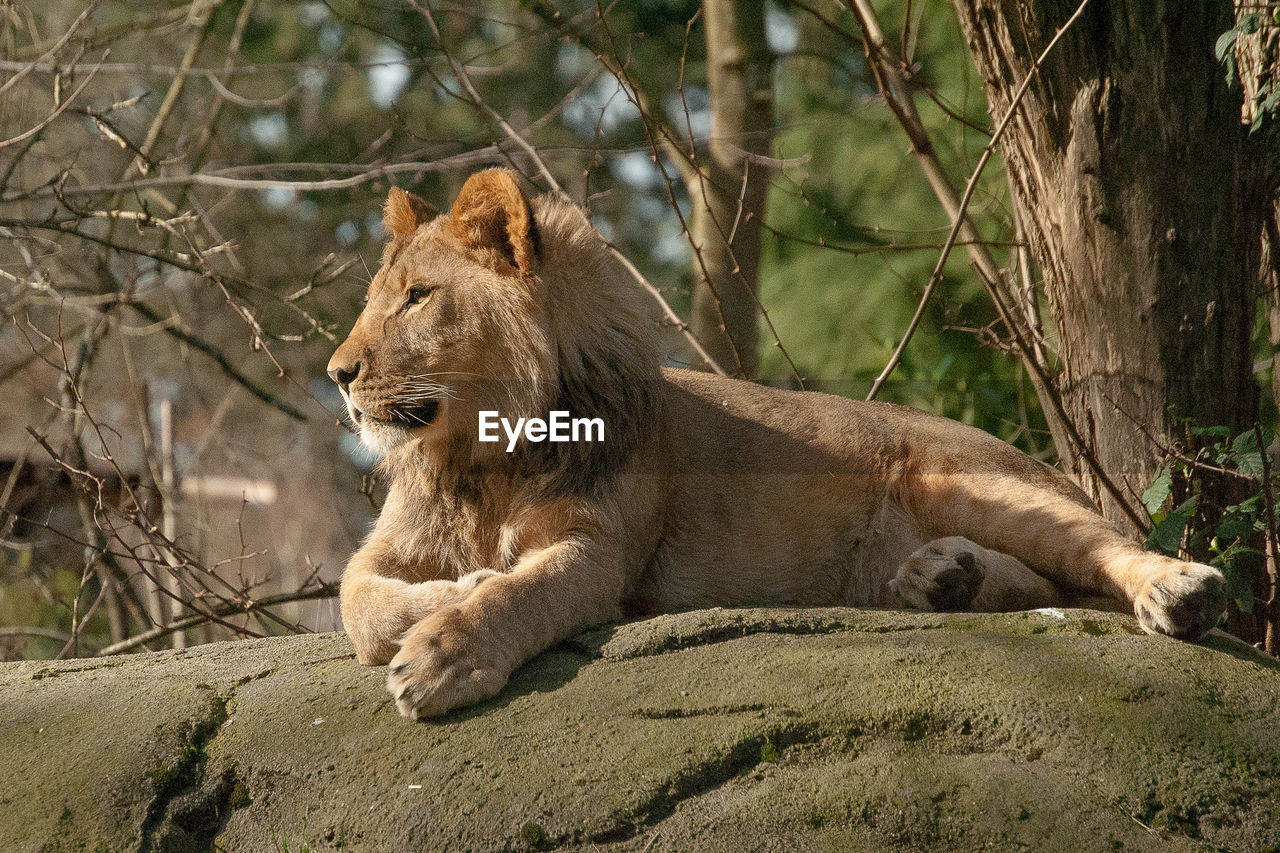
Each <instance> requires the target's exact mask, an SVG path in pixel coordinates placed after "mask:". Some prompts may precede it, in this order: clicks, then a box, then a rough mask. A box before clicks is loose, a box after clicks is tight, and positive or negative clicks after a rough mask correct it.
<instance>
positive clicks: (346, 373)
mask: <svg viewBox="0 0 1280 853" xmlns="http://www.w3.org/2000/svg"><path fill="white" fill-rule="evenodd" d="M328 372H329V378H330V379H332V380H333V381H334V382H337V383H338V387H339V388H341V389H342V390H344V391H345V390H347V388H348V387H349V386H350V385H351V383H352V382H355V381H356V377H357V376H359V375H360V362H358V361H357V362H356V363H355V364H352V365H342V364H338V365H334V366H333V367H330V368H329V371H328Z"/></svg>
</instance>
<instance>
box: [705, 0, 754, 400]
mask: <svg viewBox="0 0 1280 853" xmlns="http://www.w3.org/2000/svg"><path fill="white" fill-rule="evenodd" d="M702 8H703V14H704V16H705V18H704V27H703V28H704V30H705V31H706V38H707V88H708V91H709V95H710V102H711V137H710V139H709V140H708V145H707V154H706V156H705V158H699V160H698V165H699V166H700V167H701V170H700V172H698V173H692V170H690V174H688V175H687V176H686V179H685V181H686V183H687V184H688V187H689V196H690V198H691V200H692V206H693V217H692V218H693V221H692V223H691V225H690V230H691V232H692V234H691V238H692V243H693V247H694V258H693V272H694V290H693V309H692V323H691V326H692V329H693V333H694V334H695V335H697V337H698V339H699V340H700V341H701V342H702V344H703V346H704V347H705V348H706V350H707V353H708V354H709V355H710V356H711V357H712V358H714V359H715V360H716V361H717V362H718V363H719V364H720V366H721V367H723V368H724V369H725V370H726V371H727V372H729V373H730V374H732V375H737V376H743V377H748V378H749V377H752V376H754V375H755V372H756V364H757V361H758V359H757V355H756V311H757V307H758V306H757V296H756V290H757V284H758V279H759V268H760V226H759V221H760V216H761V215H762V214H763V213H764V203H765V195H766V192H767V190H768V185H769V170H768V168H767V167H766V166H764V165H762V164H761V163H760V162H758V161H757V162H755V163H752V162H751V158H750V156H749V155H752V154H756V155H763V156H765V157H767V156H769V153H770V146H771V143H772V139H773V131H772V124H773V73H772V69H773V57H772V53H771V52H770V50H769V47H768V44H767V43H766V42H765V36H764V2H763V0H704V2H703V4H702Z"/></svg>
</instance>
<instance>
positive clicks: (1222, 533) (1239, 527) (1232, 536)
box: [1214, 516, 1254, 542]
mask: <svg viewBox="0 0 1280 853" xmlns="http://www.w3.org/2000/svg"><path fill="white" fill-rule="evenodd" d="M1253 531H1254V525H1253V521H1252V520H1251V519H1247V518H1240V517H1239V516H1237V517H1234V518H1224V519H1223V520H1222V523H1221V524H1219V525H1218V529H1217V530H1215V531H1214V535H1215V536H1217V537H1218V538H1219V539H1223V540H1226V541H1227V542H1236V541H1241V540H1246V539H1248V538H1249V537H1250V536H1252V535H1253Z"/></svg>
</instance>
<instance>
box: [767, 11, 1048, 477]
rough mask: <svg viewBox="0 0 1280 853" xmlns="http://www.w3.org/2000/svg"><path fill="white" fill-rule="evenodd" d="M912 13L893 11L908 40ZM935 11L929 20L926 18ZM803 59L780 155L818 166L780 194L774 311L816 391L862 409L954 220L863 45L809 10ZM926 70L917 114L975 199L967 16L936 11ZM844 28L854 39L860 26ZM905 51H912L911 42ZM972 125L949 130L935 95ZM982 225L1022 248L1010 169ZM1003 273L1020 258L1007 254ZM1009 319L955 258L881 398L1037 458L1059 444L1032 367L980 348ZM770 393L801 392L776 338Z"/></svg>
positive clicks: (772, 239) (987, 202)
mask: <svg viewBox="0 0 1280 853" xmlns="http://www.w3.org/2000/svg"><path fill="white" fill-rule="evenodd" d="M911 9H912V5H911V4H907V3H904V2H890V3H887V4H882V5H881V6H879V7H878V8H877V11H878V13H879V14H880V16H881V19H882V20H883V21H884V22H885V23H886V25H887V26H889V27H890V28H894V27H903V26H905V25H906V24H905V22H906V21H907V20H908V17H909V16H910V15H911V14H912V12H911V11H910V10H911ZM919 12H920V7H919V4H915V13H916V14H919ZM794 20H795V21H796V23H797V25H798V26H799V28H800V34H801V48H802V50H801V51H799V52H798V53H797V54H796V55H794V56H791V57H788V58H784V59H781V60H780V61H779V65H778V69H777V72H776V79H777V81H778V83H777V86H776V91H777V96H776V98H777V100H776V103H777V107H776V109H777V124H778V126H779V127H781V128H783V130H781V131H780V132H779V134H778V135H777V137H776V139H775V143H774V150H775V155H776V156H777V157H779V158H781V159H784V160H786V159H789V158H800V157H806V156H807V157H808V159H807V160H806V161H805V162H804V164H803V165H802V166H792V167H789V168H787V169H785V170H784V171H783V172H782V174H781V175H780V176H779V177H778V178H777V179H776V180H775V181H774V184H773V189H772V191H771V195H770V199H769V210H768V215H767V216H766V217H765V221H766V223H767V225H768V226H769V227H768V229H766V232H765V237H764V263H763V268H762V274H761V282H760V292H761V301H762V302H763V304H764V307H765V309H766V310H767V311H768V312H769V316H770V318H771V320H772V321H773V323H774V325H775V326H776V327H777V330H778V338H779V339H780V340H781V342H782V345H783V347H785V348H786V350H787V352H788V354H789V355H790V356H791V358H792V359H793V360H794V361H795V362H796V364H797V365H798V366H799V369H800V372H801V374H802V375H803V376H804V377H805V379H806V385H807V387H810V388H813V389H816V390H821V391H827V392H831V393H836V394H843V395H847V396H852V397H862V396H864V395H865V394H866V392H867V390H868V388H869V387H870V384H871V380H872V379H873V378H874V377H875V376H876V375H877V374H878V373H879V372H880V370H881V368H882V367H883V366H884V364H885V362H886V361H887V360H888V359H889V356H890V354H891V353H892V351H893V349H894V348H895V347H896V345H897V343H898V341H899V339H900V338H901V335H902V333H903V330H904V329H905V328H906V326H907V323H908V320H909V319H910V317H911V315H912V313H913V312H914V311H915V309H916V304H917V302H918V300H919V296H920V292H921V290H922V288H923V287H924V285H925V283H926V282H927V280H928V278H929V274H930V272H931V271H932V269H933V266H934V264H935V263H936V262H937V258H938V253H939V249H940V244H941V243H942V241H943V239H944V238H945V236H946V233H947V229H948V226H949V221H948V219H947V217H946V215H945V213H944V212H943V211H942V209H941V207H940V205H939V203H938V201H937V199H936V198H935V196H934V195H933V193H932V191H931V190H930V188H929V185H928V183H927V182H926V181H925V179H924V177H923V174H922V173H921V171H920V168H919V166H918V164H917V163H916V161H915V159H914V157H913V156H912V155H911V153H910V146H909V144H908V141H907V138H906V136H905V134H904V133H903V131H902V128H901V127H900V126H899V125H898V123H897V121H896V120H895V119H894V117H893V115H892V113H891V112H890V111H889V109H888V107H887V106H886V104H885V103H884V101H883V99H881V98H880V97H879V94H878V90H877V89H876V86H875V82H874V79H873V78H872V76H871V74H870V72H869V70H868V69H867V66H866V59H865V53H864V50H863V48H862V46H861V44H860V43H857V42H852V41H846V40H842V39H841V38H840V37H839V36H837V35H835V34H833V33H832V32H831V31H830V30H829V29H826V28H824V27H822V26H810V24H812V20H811V18H810V16H809V15H808V13H806V12H804V11H801V10H797V11H795V13H794ZM919 20H920V24H919V29H918V36H917V38H916V40H915V48H914V54H913V55H912V57H911V61H912V63H913V67H914V68H915V72H914V73H915V75H916V76H915V78H914V82H915V83H916V84H917V85H918V86H919V91H918V93H917V95H916V103H917V105H918V109H919V110H920V113H921V117H922V119H923V121H924V123H925V125H926V127H927V128H928V130H929V132H930V134H931V137H932V139H933V141H934V144H935V147H936V149H937V153H938V155H939V157H940V159H941V160H942V162H943V165H944V166H945V167H946V168H947V170H948V171H949V173H950V174H951V175H952V179H953V181H955V182H957V183H958V184H963V182H964V180H965V179H966V178H967V176H968V174H969V172H970V170H971V168H972V164H973V163H974V161H975V160H976V159H977V157H978V155H979V153H980V152H981V151H982V148H983V146H984V145H985V144H986V137H985V136H984V135H983V134H982V133H980V132H978V131H976V130H974V129H973V128H971V127H968V126H966V124H965V123H964V122H968V123H970V124H973V125H976V126H978V127H985V126H988V125H989V124H990V121H989V119H988V117H987V115H986V100H985V97H984V95H983V92H982V87H981V81H980V80H979V79H978V78H977V76H976V75H975V74H974V73H973V65H972V60H971V59H970V57H969V55H968V53H967V51H966V49H965V46H964V40H963V38H962V37H961V34H960V32H959V28H958V23H957V21H956V17H955V14H954V11H953V10H952V9H951V8H950V7H949V6H948V5H947V4H945V3H942V2H934V3H926V4H925V8H924V12H923V14H922V15H920V19H919ZM833 22H834V23H835V24H837V25H839V27H840V28H841V29H843V30H844V31H846V32H856V31H857V30H858V26H857V23H856V22H855V21H854V20H853V19H852V17H851V16H849V15H848V14H847V13H846V14H842V15H840V16H837V17H836V18H834V19H833ZM890 41H891V42H892V43H893V44H894V46H895V48H894V49H895V50H901V47H900V45H898V40H897V38H896V36H895V35H894V34H893V33H891V34H890ZM926 88H927V90H928V91H930V92H933V93H935V94H936V95H937V97H938V99H939V100H941V101H942V102H943V103H945V104H947V105H948V107H949V108H950V109H951V110H952V111H953V112H955V113H957V114H958V115H959V116H960V118H961V119H963V121H961V120H958V119H956V118H953V117H951V116H949V115H947V113H946V112H944V110H943V109H942V108H941V107H940V106H938V105H937V104H936V103H935V102H934V101H933V100H932V99H931V98H930V97H928V95H926V94H925V89H926ZM971 213H972V214H973V216H974V219H975V221H976V222H977V223H978V224H979V226H980V228H981V229H982V230H983V231H984V236H986V237H988V238H989V239H993V240H1000V241H1008V240H1009V239H1010V237H1011V234H1012V226H1011V223H1010V219H1009V212H1008V207H1007V187H1006V184H1005V181H1004V176H1003V174H1002V173H1001V172H1000V170H999V169H988V170H987V172H986V173H984V177H983V180H982V181H981V182H980V183H979V186H978V191H977V194H976V196H975V200H974V204H973V206H972V208H971ZM994 253H995V255H996V258H997V260H1001V261H1002V260H1004V257H1005V256H1006V250H1004V249H1003V248H1000V247H995V248H994ZM994 319H995V314H994V311H993V309H992V308H991V306H990V301H989V299H988V298H987V296H986V293H985V291H984V290H983V288H982V287H981V284H980V282H979V281H978V279H977V276H976V275H975V274H974V273H973V271H972V270H971V269H970V267H969V260H968V258H967V256H966V254H965V252H964V251H963V250H961V249H957V250H956V251H954V252H952V255H951V258H950V260H949V261H948V265H947V267H946V270H945V275H944V278H943V281H942V284H941V286H940V287H939V289H938V291H937V292H936V293H935V295H934V299H933V300H932V302H931V303H930V304H929V305H928V306H926V312H925V315H924V318H923V321H922V324H921V326H920V329H919V330H918V331H917V332H916V334H915V336H914V337H913V339H912V341H911V345H910V346H909V347H908V349H907V351H906V353H905V355H904V358H903V360H902V363H901V364H900V365H899V367H898V369H897V370H896V371H895V373H894V375H893V377H892V379H891V381H890V382H889V383H888V384H887V385H886V387H885V389H884V391H883V392H882V395H881V399H884V400H886V401H889V402H896V403H903V404H907V405H912V406H916V407H918V408H922V409H925V410H928V411H933V412H936V413H938V414H943V415H947V416H949V417H953V418H957V419H959V420H962V421H965V422H967V423H972V424H975V425H977V426H980V427H982V428H983V429H986V430H988V431H990V432H993V433H995V434H997V435H1001V436H1003V437H1005V438H1013V437H1015V436H1016V437H1017V438H1018V442H1017V443H1018V444H1019V446H1021V447H1022V448H1023V449H1025V450H1029V451H1033V452H1034V451H1038V450H1041V449H1042V448H1043V447H1044V446H1045V445H1046V444H1047V443H1048V442H1047V440H1046V439H1045V438H1044V437H1043V433H1040V432H1038V430H1042V429H1043V427H1044V422H1043V419H1042V417H1041V415H1040V412H1039V409H1038V406H1037V403H1036V399H1035V395H1034V393H1032V392H1031V389H1030V387H1029V384H1028V383H1026V382H1025V378H1024V376H1023V375H1022V369H1021V365H1020V364H1019V362H1018V360H1017V359H1016V358H1013V357H1010V356H1009V355H1008V354H1006V353H1003V352H1000V351H997V350H996V349H993V348H991V347H990V346H988V345H987V344H986V343H985V342H984V340H983V339H982V338H981V337H980V335H979V334H978V330H983V329H985V328H987V327H988V326H989V325H990V324H991V323H992V322H993V321H994ZM762 343H763V346H762V357H761V369H760V378H761V380H762V381H765V382H771V383H776V384H787V383H790V382H792V379H791V369H790V366H789V365H788V364H787V362H786V360H785V359H784V357H783V355H782V353H781V351H780V350H779V349H778V348H777V347H773V346H769V344H770V343H772V341H771V340H770V336H769V335H768V334H767V332H766V333H765V334H764V336H763V341H762Z"/></svg>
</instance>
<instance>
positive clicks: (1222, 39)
mask: <svg viewBox="0 0 1280 853" xmlns="http://www.w3.org/2000/svg"><path fill="white" fill-rule="evenodd" d="M1271 18H1272V20H1273V21H1274V22H1275V23H1276V24H1280V8H1276V9H1273V10H1272V12H1271ZM1262 27H1263V18H1262V13H1261V12H1254V13H1252V14H1249V15H1245V16H1244V17H1243V18H1241V19H1240V21H1239V22H1238V23H1237V24H1236V25H1235V26H1234V27H1232V28H1231V29H1229V30H1227V31H1226V32H1225V33H1223V34H1222V35H1220V36H1218V41H1217V43H1216V44H1215V45H1214V52H1215V54H1216V55H1217V57H1218V61H1219V62H1221V63H1222V64H1223V65H1224V66H1226V69H1227V83H1234V82H1235V80H1236V76H1237V68H1236V56H1235V47H1236V42H1238V41H1239V40H1240V36H1242V35H1253V34H1254V33H1256V32H1258V30H1260V29H1262ZM1253 97H1254V99H1255V100H1257V101H1258V108H1257V111H1256V113H1255V114H1254V118H1253V122H1252V123H1251V124H1250V125H1249V133H1250V134H1254V133H1256V132H1257V131H1258V130H1259V129H1260V128H1262V127H1263V125H1264V124H1265V123H1266V121H1267V119H1268V118H1276V117H1280V85H1277V82H1276V80H1275V79H1274V77H1273V79H1270V80H1267V81H1265V82H1264V83H1263V84H1262V85H1261V86H1259V87H1258V91H1257V92H1256V93H1255V94H1254V96H1253Z"/></svg>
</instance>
